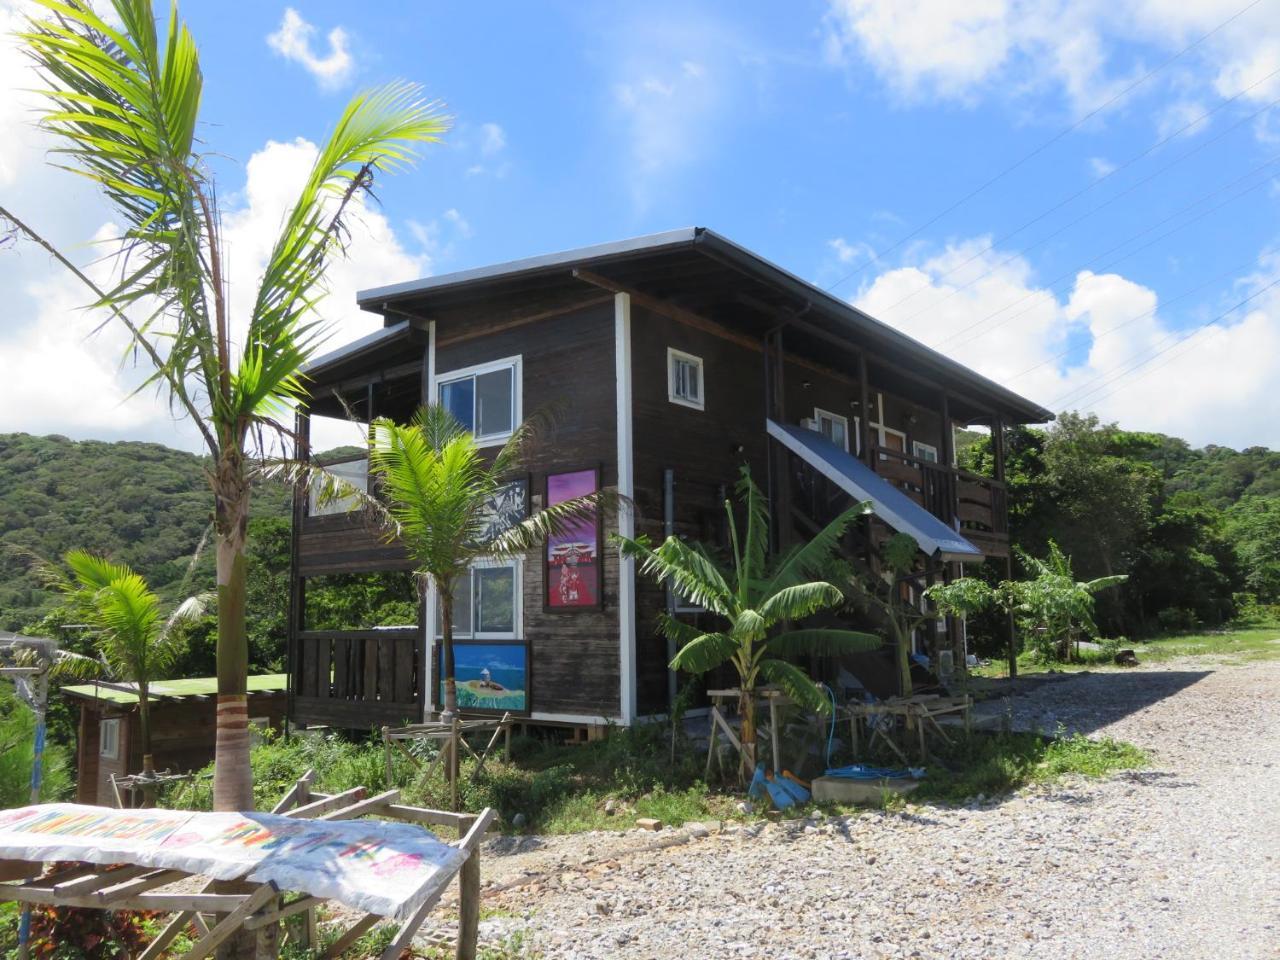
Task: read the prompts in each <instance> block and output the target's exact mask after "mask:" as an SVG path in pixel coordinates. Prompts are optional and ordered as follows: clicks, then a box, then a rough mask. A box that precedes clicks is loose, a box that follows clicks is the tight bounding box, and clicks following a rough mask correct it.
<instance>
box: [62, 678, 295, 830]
mask: <svg viewBox="0 0 1280 960" xmlns="http://www.w3.org/2000/svg"><path fill="white" fill-rule="evenodd" d="M286 681H287V677H286V675H285V674H283V673H272V674H263V675H260V676H254V677H250V678H249V688H248V689H249V723H250V725H251V726H254V727H259V728H265V727H271V728H276V729H278V728H280V727H281V726H282V725H283V724H284V717H285V709H286V705H287V693H286V689H285V687H286ZM62 692H63V693H64V694H66V695H67V696H68V697H70V698H72V700H73V701H79V704H80V730H79V735H78V736H77V738H76V741H77V746H76V760H77V763H76V769H77V770H78V777H77V785H76V801H77V802H78V803H99V804H104V805H110V804H111V803H112V802H113V799H112V793H111V775H112V774H115V775H116V776H118V777H123V776H128V775H129V774H131V773H141V772H142V745H141V743H140V736H139V732H138V689H137V686H136V685H135V684H132V683H115V682H106V681H96V682H94V683H84V684H76V685H74V686H65V687H63V688H62ZM217 693H218V679H217V677H193V678H191V679H187V680H157V681H154V682H153V683H152V684H151V688H150V700H151V752H152V755H153V756H154V757H155V765H156V769H157V770H166V769H167V770H171V771H173V772H175V773H178V772H186V771H190V770H198V769H200V768H201V767H203V766H205V765H206V764H208V763H209V762H210V761H211V760H213V742H214V723H215V720H216V712H217Z"/></svg>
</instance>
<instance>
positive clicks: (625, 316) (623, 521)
mask: <svg viewBox="0 0 1280 960" xmlns="http://www.w3.org/2000/svg"><path fill="white" fill-rule="evenodd" d="M613 340H614V376H615V378H616V382H617V398H616V410H617V417H618V431H617V433H618V493H619V495H620V496H622V497H623V498H624V499H623V502H622V503H620V504H619V505H618V533H619V534H620V535H621V536H624V537H634V536H635V533H636V521H635V515H634V514H633V513H632V509H631V505H630V503H631V499H632V497H634V496H635V482H634V477H633V469H634V468H633V464H632V415H631V295H630V294H627V293H618V294H615V295H614V297H613ZM618 656H619V667H620V670H619V676H620V687H621V689H620V690H619V700H618V702H619V705H620V707H621V713H622V722H623V723H624V724H628V725H629V724H631V723H632V722H633V721H634V720H635V715H636V562H635V560H633V559H631V558H629V557H619V559H618Z"/></svg>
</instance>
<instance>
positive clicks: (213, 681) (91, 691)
mask: <svg viewBox="0 0 1280 960" xmlns="http://www.w3.org/2000/svg"><path fill="white" fill-rule="evenodd" d="M287 683H288V676H287V675H286V674H283V673H264V674H259V675H258V676H254V677H250V678H249V692H250V693H270V692H272V691H276V690H284V689H285V688H286V686H287ZM62 692H63V693H69V694H71V695H72V696H73V697H83V698H85V699H86V700H103V701H106V702H108V703H118V704H122V705H132V704H135V703H137V702H138V691H137V687H136V686H135V685H134V684H132V683H116V682H114V681H112V682H108V681H99V682H97V683H78V684H75V685H74V686H67V687H63V688H62ZM217 692H218V678H217V677H191V678H189V679H187V680H156V681H155V682H154V683H152V684H151V687H150V696H151V698H152V699H161V698H166V699H180V698H182V697H211V696H214V695H215V694H217Z"/></svg>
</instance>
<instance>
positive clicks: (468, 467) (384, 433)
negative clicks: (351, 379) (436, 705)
mask: <svg viewBox="0 0 1280 960" xmlns="http://www.w3.org/2000/svg"><path fill="white" fill-rule="evenodd" d="M548 422H549V421H548V420H547V419H546V418H545V417H544V416H541V415H534V416H532V417H529V418H527V419H526V420H525V421H524V422H523V423H522V424H521V425H520V426H519V427H517V428H516V430H515V432H514V433H512V435H511V437H510V439H508V440H507V442H506V443H504V444H503V445H502V447H501V448H500V449H499V450H498V451H497V453H495V454H492V455H490V454H489V453H488V452H487V451H486V450H483V449H482V448H481V447H480V446H479V445H478V444H477V443H476V440H475V437H474V436H473V435H472V434H471V433H470V432H469V431H468V430H467V429H466V428H465V427H463V426H462V424H460V423H459V422H458V421H457V420H456V419H455V418H454V416H453V415H452V414H451V413H450V412H449V410H448V409H447V408H445V407H443V406H440V405H438V404H429V405H425V406H423V407H420V408H419V409H418V412H417V414H415V416H414V418H413V420H412V421H411V422H410V423H408V424H398V423H396V422H395V421H393V420H390V419H387V418H385V417H384V418H380V419H378V420H375V421H373V423H372V424H371V429H370V431H369V436H370V440H369V472H370V474H371V475H372V476H373V477H376V478H377V480H378V483H379V487H380V493H381V496H382V497H383V499H384V500H385V502H386V506H385V508H382V507H381V506H380V504H379V501H378V500H376V499H370V498H366V500H365V502H366V503H367V504H368V505H370V506H372V507H373V508H374V510H375V511H378V512H379V513H380V515H382V516H383V517H384V519H385V520H386V521H387V524H386V525H387V536H388V538H390V539H394V540H398V541H399V542H400V543H401V544H403V546H404V548H405V551H406V552H407V553H408V555H409V557H410V558H411V559H412V560H413V563H414V569H415V571H416V572H417V573H418V574H419V583H420V585H421V587H425V586H426V585H427V584H430V586H432V587H433V588H434V589H435V592H436V599H437V603H438V604H439V608H440V621H441V643H442V647H443V653H444V667H443V680H444V713H445V716H448V717H451V716H453V715H455V714H456V713H457V709H458V691H457V684H456V682H455V679H454V657H453V629H454V603H455V601H456V599H457V597H456V595H455V591H456V588H457V583H458V581H459V579H460V578H461V577H463V576H465V575H466V573H467V571H468V569H469V568H470V567H471V566H472V565H473V564H474V563H476V562H477V561H482V560H498V559H506V558H509V557H513V556H515V555H517V554H521V553H525V552H526V551H528V550H531V549H533V548H534V547H536V546H538V545H539V544H541V543H542V542H543V541H544V540H545V539H546V538H547V537H549V536H553V535H556V534H559V533H562V532H564V531H565V530H568V529H571V528H572V527H574V526H575V525H576V524H579V523H582V522H583V521H585V520H588V519H589V518H591V517H593V516H594V515H595V513H596V511H598V510H599V509H600V508H601V507H602V506H603V505H604V504H606V503H609V502H617V497H616V495H610V494H607V493H604V492H598V493H595V494H589V495H586V496H582V497H576V498H574V499H571V500H566V501H564V502H562V503H557V504H554V505H550V506H544V507H543V508H542V509H541V510H539V511H538V512H537V513H534V514H532V515H530V516H526V517H524V518H523V519H519V520H512V521H511V522H510V523H508V524H507V525H505V526H502V527H497V526H495V523H494V519H495V513H494V506H495V503H496V501H497V499H498V497H499V496H500V494H501V493H502V492H503V489H504V488H505V487H506V486H507V485H508V484H509V483H510V482H511V478H512V476H514V475H515V473H516V472H517V470H518V469H519V468H520V467H521V465H522V464H523V463H524V462H525V460H526V458H527V453H528V451H529V449H530V448H531V447H532V446H533V445H534V444H535V443H536V442H537V438H538V436H539V434H540V432H541V430H542V428H543V427H544V426H545V425H546V424H547V423H548ZM351 492H352V491H349V490H346V489H343V488H341V487H336V488H334V489H333V490H332V491H331V495H332V494H337V495H349V493H351Z"/></svg>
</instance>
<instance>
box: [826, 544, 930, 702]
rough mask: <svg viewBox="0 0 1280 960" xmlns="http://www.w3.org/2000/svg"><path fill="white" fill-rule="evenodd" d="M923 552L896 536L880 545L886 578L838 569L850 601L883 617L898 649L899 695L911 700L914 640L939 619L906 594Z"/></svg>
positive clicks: (842, 566) (847, 568)
mask: <svg viewBox="0 0 1280 960" xmlns="http://www.w3.org/2000/svg"><path fill="white" fill-rule="evenodd" d="M919 552H920V547H919V544H917V543H916V540H915V537H913V536H911V535H910V534H907V533H895V534H894V535H893V536H891V537H889V538H888V539H887V540H885V542H884V543H882V544H881V545H880V562H881V566H882V568H883V569H884V570H885V571H886V575H884V576H877V575H875V574H870V573H868V574H864V575H859V574H858V573H857V572H855V571H854V570H852V569H850V567H849V566H848V565H847V564H843V565H838V566H839V567H840V570H841V574H840V576H839V577H838V578H837V579H839V580H840V581H841V583H842V584H843V586H844V589H845V593H846V595H847V597H846V599H847V600H849V601H850V602H851V603H852V604H853V605H854V606H856V607H859V608H861V609H864V610H874V611H875V612H877V613H878V614H879V616H880V620H881V622H882V623H883V625H884V629H885V632H887V633H888V634H889V639H890V640H891V641H892V642H893V645H894V658H895V663H896V665H897V671H898V691H899V693H900V694H901V695H902V696H904V697H909V696H911V638H912V637H913V636H914V635H915V632H916V630H918V629H919V628H920V627H921V626H922V625H923V624H925V623H928V622H931V621H932V620H934V619H935V618H936V614H935V613H934V612H933V611H932V610H930V609H928V608H927V607H920V606H917V605H916V604H914V603H912V602H911V600H910V598H909V595H907V594H906V593H905V590H906V587H905V585H904V583H903V579H904V578H905V577H906V576H907V575H908V574H910V573H912V571H914V570H915V567H916V557H917V555H918V554H919Z"/></svg>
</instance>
